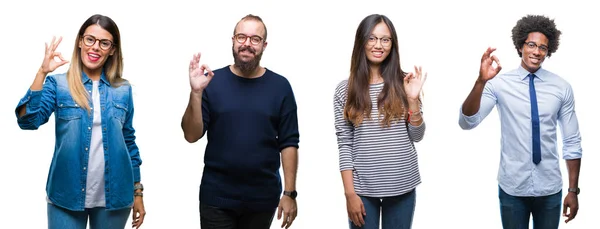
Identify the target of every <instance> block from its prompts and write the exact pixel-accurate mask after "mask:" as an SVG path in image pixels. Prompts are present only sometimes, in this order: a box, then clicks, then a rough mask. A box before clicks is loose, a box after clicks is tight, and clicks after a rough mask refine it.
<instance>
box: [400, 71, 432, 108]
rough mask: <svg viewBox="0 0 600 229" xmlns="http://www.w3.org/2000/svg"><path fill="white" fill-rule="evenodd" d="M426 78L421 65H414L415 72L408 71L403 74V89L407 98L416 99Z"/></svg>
mask: <svg viewBox="0 0 600 229" xmlns="http://www.w3.org/2000/svg"><path fill="white" fill-rule="evenodd" d="M426 79H427V72H425V73H424V72H423V69H422V67H421V66H419V67H417V66H415V72H414V73H413V72H410V73H408V74H406V76H404V91H405V92H406V97H408V99H409V100H417V99H418V98H419V94H420V93H421V90H422V89H423V84H425V80H426Z"/></svg>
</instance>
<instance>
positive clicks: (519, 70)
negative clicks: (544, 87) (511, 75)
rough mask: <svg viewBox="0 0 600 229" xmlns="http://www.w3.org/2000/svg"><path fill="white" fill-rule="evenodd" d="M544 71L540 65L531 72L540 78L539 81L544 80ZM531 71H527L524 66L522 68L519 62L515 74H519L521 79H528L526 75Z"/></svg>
mask: <svg viewBox="0 0 600 229" xmlns="http://www.w3.org/2000/svg"><path fill="white" fill-rule="evenodd" d="M544 71H545V70H543V69H542V67H540V68H538V70H537V71H535V72H533V74H535V76H536V77H537V78H538V79H540V80H541V81H544V77H543V75H544ZM530 73H531V72H529V71H527V70H526V69H525V68H523V66H522V65H520V64H519V68H517V75H519V77H520V79H521V80H528V79H527V76H529V74H530Z"/></svg>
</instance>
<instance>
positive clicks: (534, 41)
mask: <svg viewBox="0 0 600 229" xmlns="http://www.w3.org/2000/svg"><path fill="white" fill-rule="evenodd" d="M525 43H534V44H535V45H537V46H546V47H548V45H547V44H541V45H538V44H537V43H536V42H535V41H525Z"/></svg>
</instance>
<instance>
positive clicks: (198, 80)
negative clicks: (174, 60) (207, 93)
mask: <svg viewBox="0 0 600 229" xmlns="http://www.w3.org/2000/svg"><path fill="white" fill-rule="evenodd" d="M205 71H206V72H207V75H206V76H205V75H204V72H205ZM214 75H215V74H214V73H213V72H212V70H210V68H209V67H208V65H206V64H203V65H202V66H200V53H198V54H194V58H192V60H191V61H190V87H191V88H192V92H202V91H204V89H205V88H206V86H208V83H210V80H212V78H213V76H214Z"/></svg>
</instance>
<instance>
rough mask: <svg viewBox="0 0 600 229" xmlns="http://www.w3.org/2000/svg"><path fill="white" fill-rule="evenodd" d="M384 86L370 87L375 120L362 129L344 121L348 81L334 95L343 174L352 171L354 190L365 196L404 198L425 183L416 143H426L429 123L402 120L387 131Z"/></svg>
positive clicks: (367, 121) (373, 85) (375, 85)
mask: <svg viewBox="0 0 600 229" xmlns="http://www.w3.org/2000/svg"><path fill="white" fill-rule="evenodd" d="M383 86H384V84H383V83H380V84H371V85H370V88H369V92H370V97H371V101H372V108H371V119H367V118H365V119H364V121H363V122H362V123H361V124H360V125H359V126H358V127H355V126H353V125H352V123H351V122H349V121H348V120H346V119H344V107H345V104H346V99H347V89H348V80H343V81H342V82H340V83H339V84H338V86H337V88H336V91H335V95H334V113H335V132H336V135H337V143H338V149H339V154H340V155H339V163H340V164H339V166H340V171H344V170H352V172H353V183H354V190H355V192H356V193H357V194H358V195H361V196H369V197H389V196H397V195H402V194H404V193H407V192H409V191H411V190H412V189H414V188H415V187H416V186H417V185H419V184H420V183H421V176H420V173H419V166H418V158H417V152H416V150H415V147H414V142H419V141H421V139H423V136H424V134H425V123H424V122H423V123H422V124H421V125H419V126H413V125H411V124H409V123H406V121H405V120H404V119H402V120H400V121H399V122H392V124H391V126H389V127H383V126H382V125H381V118H382V117H383V115H381V116H380V115H379V114H378V106H377V97H378V95H379V93H380V92H381V91H382V89H383ZM377 117H379V118H377Z"/></svg>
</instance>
